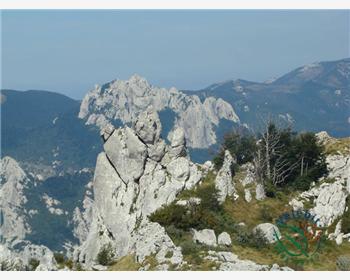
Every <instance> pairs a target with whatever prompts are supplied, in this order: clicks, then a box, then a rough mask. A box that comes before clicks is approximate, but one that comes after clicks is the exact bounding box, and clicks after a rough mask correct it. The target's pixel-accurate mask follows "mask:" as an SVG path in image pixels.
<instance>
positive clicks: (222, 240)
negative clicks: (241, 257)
mask: <svg viewBox="0 0 350 280" xmlns="http://www.w3.org/2000/svg"><path fill="white" fill-rule="evenodd" d="M231 244H232V240H231V237H230V235H229V234H228V233H227V232H225V231H224V232H222V233H220V234H219V235H218V245H223V246H231Z"/></svg>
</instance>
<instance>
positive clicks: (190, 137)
mask: <svg viewBox="0 0 350 280" xmlns="http://www.w3.org/2000/svg"><path fill="white" fill-rule="evenodd" d="M149 106H152V107H153V109H154V110H155V111H157V112H161V111H164V110H170V111H171V112H172V113H173V114H174V115H175V120H174V121H173V120H166V122H167V123H169V122H171V121H173V123H172V124H171V125H172V129H171V132H173V131H174V129H175V128H176V127H182V128H183V129H184V132H185V138H186V141H187V144H188V147H191V148H207V147H209V146H210V145H212V144H215V143H216V141H217V139H216V134H215V127H217V126H218V125H219V122H220V120H221V119H226V120H228V121H230V122H232V123H239V118H238V116H237V115H236V113H235V112H234V110H233V108H232V106H231V105H230V104H229V103H227V102H226V101H224V100H222V99H221V98H219V99H216V98H214V97H209V98H206V99H204V101H203V102H202V101H201V100H200V98H199V97H198V96H195V95H186V94H184V93H182V92H180V91H178V90H177V89H175V88H171V89H169V90H167V89H164V88H157V87H153V86H151V85H150V84H149V83H148V82H147V81H146V80H145V79H144V78H141V77H139V76H137V75H134V76H132V77H131V78H130V79H129V80H127V81H121V80H115V81H112V82H110V83H108V84H105V85H103V86H102V87H100V86H96V88H95V89H94V90H91V91H90V92H89V93H88V94H87V95H86V96H85V97H84V99H83V101H82V103H81V107H80V112H79V118H82V119H86V124H88V125H89V124H94V125H97V126H98V127H100V128H103V127H105V126H106V125H107V124H109V123H113V122H115V121H116V120H118V121H119V122H120V121H121V122H122V123H124V124H127V123H131V122H134V121H135V120H136V118H137V117H138V116H139V114H140V113H141V112H143V111H144V110H145V109H146V108H148V107H149Z"/></svg>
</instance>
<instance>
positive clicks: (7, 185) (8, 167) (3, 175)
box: [0, 157, 31, 242]
mask: <svg viewBox="0 0 350 280" xmlns="http://www.w3.org/2000/svg"><path fill="white" fill-rule="evenodd" d="M28 182H29V179H28V177H27V176H26V174H25V173H24V171H23V170H22V168H21V167H20V166H19V165H18V163H17V162H16V161H15V160H14V159H12V158H10V157H4V158H2V159H1V168H0V183H1V188H0V242H1V241H2V242H14V241H16V240H23V239H24V238H25V235H26V234H27V233H29V232H30V231H31V230H30V227H29V225H28V223H27V222H26V219H25V215H24V213H25V207H24V205H25V203H26V202H27V198H26V197H25V195H24V189H25V188H27V183H28Z"/></svg>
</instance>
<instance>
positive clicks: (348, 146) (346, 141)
mask: <svg viewBox="0 0 350 280" xmlns="http://www.w3.org/2000/svg"><path fill="white" fill-rule="evenodd" d="M325 152H326V154H329V155H336V154H343V155H347V154H350V137H346V138H338V139H336V138H333V139H332V140H330V141H329V142H327V143H326V144H325Z"/></svg>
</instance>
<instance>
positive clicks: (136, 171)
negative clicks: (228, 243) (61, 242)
mask: <svg viewBox="0 0 350 280" xmlns="http://www.w3.org/2000/svg"><path fill="white" fill-rule="evenodd" d="M133 128H134V129H135V130H133V129H131V128H128V127H125V128H119V129H115V130H114V131H113V132H111V133H110V136H109V137H105V138H104V139H106V142H105V144H104V150H105V151H104V152H102V153H100V154H99V155H98V158H97V162H96V169H95V175H94V180H93V183H92V185H93V193H94V195H93V203H92V205H91V207H89V208H88V209H90V210H91V213H92V214H91V216H92V221H91V223H90V227H89V231H88V234H87V235H86V239H85V240H84V241H83V242H82V244H81V246H79V248H77V249H76V250H75V252H74V258H75V260H76V261H79V262H81V263H82V264H83V265H85V266H86V267H87V268H89V267H91V266H92V265H93V264H95V263H96V257H97V254H98V253H99V251H100V250H101V249H102V248H103V247H104V246H105V245H108V246H110V248H112V250H113V251H114V253H115V257H116V259H118V258H120V257H123V256H125V255H128V254H135V258H136V261H138V262H142V261H143V260H144V259H145V257H146V256H149V255H151V254H154V255H156V257H157V260H158V262H159V264H162V263H164V262H167V261H170V262H171V263H172V264H173V265H179V264H180V263H181V262H182V254H181V249H180V248H178V247H176V246H175V245H174V244H173V242H172V241H171V239H170V238H169V236H168V235H167V234H166V232H165V231H164V229H163V228H162V227H161V226H160V225H159V224H157V223H152V222H150V221H149V219H148V216H149V215H150V214H152V213H153V212H154V211H156V210H157V209H159V208H160V207H162V206H164V205H168V204H170V203H171V202H173V201H174V200H175V199H176V196H177V194H178V193H179V192H180V191H182V190H184V189H190V188H193V187H194V185H195V184H196V183H197V182H198V181H199V180H200V179H201V177H202V174H201V172H200V171H199V169H198V168H197V166H196V165H195V164H194V163H192V162H191V161H190V160H189V159H188V158H187V157H185V154H184V153H183V152H182V151H183V150H186V146H185V140H184V136H183V132H181V131H182V129H178V130H175V133H174V134H173V137H172V141H171V145H169V146H168V145H165V144H164V142H163V141H162V139H160V131H161V124H160V121H159V118H158V115H157V114H156V113H155V112H154V111H153V110H152V108H151V107H149V108H148V109H147V111H145V112H143V113H142V114H140V116H139V118H138V119H137V120H136V122H135V123H134V124H133ZM159 146H162V147H161V148H159ZM174 149H175V150H176V151H174ZM155 151H156V152H155ZM179 151H181V152H179ZM76 216H77V220H79V219H80V220H81V218H82V216H83V214H82V213H80V214H79V213H78V211H77V215H76ZM78 224H79V223H78ZM80 232H84V230H80ZM82 236H83V235H82ZM168 252H169V253H168ZM166 255H172V257H171V258H166V257H165V256H166Z"/></svg>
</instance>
